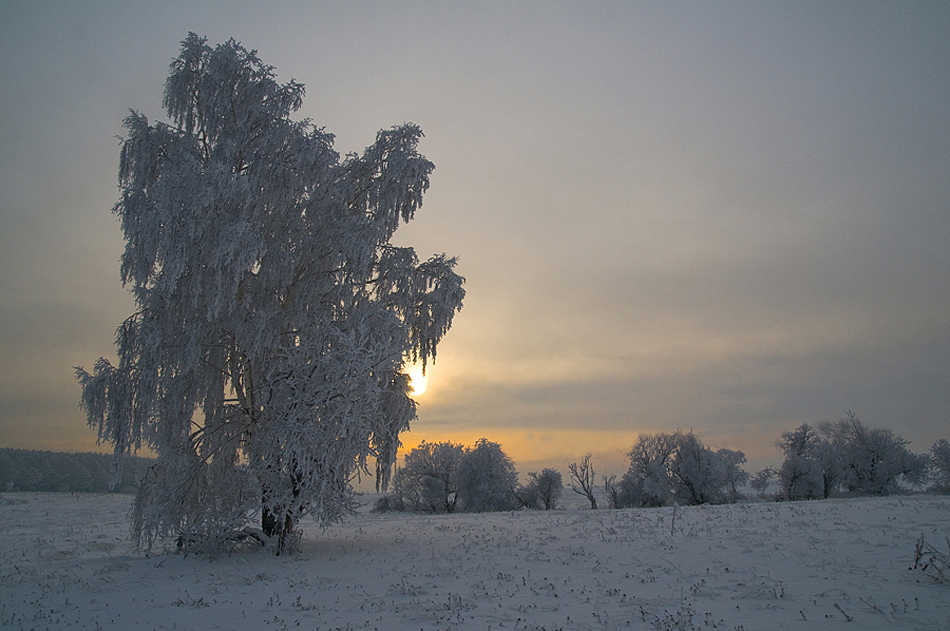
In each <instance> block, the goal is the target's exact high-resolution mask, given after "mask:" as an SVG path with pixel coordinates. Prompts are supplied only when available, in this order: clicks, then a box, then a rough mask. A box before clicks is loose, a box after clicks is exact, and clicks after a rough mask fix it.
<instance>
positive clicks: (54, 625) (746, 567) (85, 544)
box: [0, 493, 950, 631]
mask: <svg viewBox="0 0 950 631" xmlns="http://www.w3.org/2000/svg"><path fill="white" fill-rule="evenodd" d="M565 495H570V494H569V493H566V494H565ZM364 499H365V500H366V502H367V507H368V506H369V505H370V504H371V501H372V499H374V498H373V497H371V496H366V497H365V498H364ZM565 499H567V498H565ZM130 502H131V499H130V497H129V496H114V495H112V496H109V495H101V496H97V495H92V496H90V495H56V494H25V493H24V494H18V493H8V494H4V495H3V496H2V497H0V524H3V535H4V536H3V537H2V539H0V628H11V629H21V628H22V629H126V630H128V629H196V630H198V629H201V630H207V629H298V628H299V629H379V630H390V629H486V630H487V629H511V630H514V629H519V630H531V629H547V630H548V631H553V630H555V629H648V630H649V629H669V630H673V629H727V630H729V631H753V630H755V629H781V628H789V629H802V630H805V629H848V630H855V631H857V630H865V629H948V628H950V586H948V585H946V584H939V583H936V582H935V581H934V580H933V579H931V578H929V577H928V576H927V575H926V574H924V573H923V572H921V571H920V570H914V569H911V566H912V565H913V557H914V546H915V543H916V541H917V539H918V537H919V536H920V535H921V534H923V535H924V536H925V537H926V538H927V540H928V541H931V542H933V543H935V544H938V545H939V547H942V546H943V545H944V543H943V542H944V541H945V537H946V536H947V535H948V534H950V497H948V496H929V495H920V496H904V497H889V498H861V499H835V500H824V501H814V502H797V503H780V504H776V503H743V504H734V505H724V506H706V507H688V508H684V507H679V508H677V509H676V520H675V526H674V527H673V528H672V532H671V526H672V524H671V521H672V517H673V509H672V508H662V509H636V510H619V511H611V510H599V511H591V510H589V509H584V508H581V507H580V506H574V507H570V508H567V509H565V510H557V511H551V512H538V511H521V512H515V513H496V514H481V515H440V516H421V515H411V514H384V515H378V514H371V513H369V512H368V508H367V507H364V508H363V509H362V511H361V512H360V513H359V514H358V515H356V516H355V517H353V518H351V519H348V520H346V521H345V522H343V523H341V524H339V525H336V526H333V527H331V528H329V529H327V530H325V531H321V529H320V528H319V527H318V526H317V525H316V524H313V523H305V524H304V527H305V538H304V540H303V542H302V545H301V550H300V551H299V552H298V553H296V554H294V555H292V556H283V557H274V556H271V555H268V554H266V553H260V552H254V553H247V554H244V553H242V554H234V555H231V556H226V557H222V558H218V559H216V560H209V559H207V558H204V557H200V556H194V555H192V556H185V555H168V556H152V557H145V556H144V555H142V554H139V553H136V552H135V551H134V550H133V549H131V543H130V538H129V534H128V524H127V521H126V515H127V513H128V511H129V507H130ZM849 619H850V621H849Z"/></svg>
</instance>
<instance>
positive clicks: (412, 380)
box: [406, 364, 429, 397]
mask: <svg viewBox="0 0 950 631" xmlns="http://www.w3.org/2000/svg"><path fill="white" fill-rule="evenodd" d="M406 373H407V374H408V375H409V387H410V388H411V390H410V392H409V394H411V395H413V396H416V397H417V396H419V395H421V394H422V393H424V392H425V391H426V387H427V385H428V384H427V383H426V382H428V381H429V380H428V379H427V378H426V376H425V375H423V374H422V365H421V364H410V365H409V366H407V367H406Z"/></svg>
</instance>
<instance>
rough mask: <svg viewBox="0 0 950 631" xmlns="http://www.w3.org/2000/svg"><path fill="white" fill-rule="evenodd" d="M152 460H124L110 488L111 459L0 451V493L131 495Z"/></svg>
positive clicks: (85, 454) (21, 450) (47, 452)
mask: <svg viewBox="0 0 950 631" xmlns="http://www.w3.org/2000/svg"><path fill="white" fill-rule="evenodd" d="M153 464H155V461H154V460H152V459H149V458H138V457H132V458H127V459H126V460H125V461H124V463H123V465H122V473H121V476H120V478H119V480H118V481H117V483H116V484H115V486H114V487H113V488H111V489H110V488H109V483H110V481H111V476H112V456H111V455H106V454H93V453H63V452H54V451H35V450H29V449H10V448H0V491H9V492H14V491H39V492H58V493H135V492H136V490H137V488H138V485H139V482H140V481H141V480H142V479H143V478H144V477H145V472H146V470H147V469H148V467H149V466H151V465H153Z"/></svg>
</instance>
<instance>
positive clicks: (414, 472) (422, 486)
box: [380, 441, 464, 513]
mask: <svg viewBox="0 0 950 631" xmlns="http://www.w3.org/2000/svg"><path fill="white" fill-rule="evenodd" d="M463 453H464V449H463V447H462V445H460V444H458V443H453V442H450V441H446V442H441V443H428V442H425V441H423V442H422V443H420V444H419V445H418V446H417V447H415V448H414V449H412V451H410V452H409V453H408V454H406V457H405V459H404V462H403V465H402V467H401V468H400V469H399V470H397V471H396V473H395V474H394V475H393V480H392V492H391V493H390V495H389V496H388V499H387V500H386V504H385V506H386V507H387V508H388V509H389V510H411V511H426V512H433V513H452V512H454V511H455V505H456V501H457V500H458V488H457V482H456V477H457V473H458V469H459V464H460V463H461V461H462V455H463ZM382 507H383V505H382V504H381V505H380V508H382Z"/></svg>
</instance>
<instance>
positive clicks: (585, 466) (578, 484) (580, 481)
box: [567, 454, 597, 510]
mask: <svg viewBox="0 0 950 631" xmlns="http://www.w3.org/2000/svg"><path fill="white" fill-rule="evenodd" d="M567 469H568V471H570V472H571V489H573V491H574V492H575V493H577V494H578V495H583V496H584V497H586V498H587V501H589V502H590V507H591V509H592V510H597V498H596V497H594V481H595V480H596V479H597V476H596V475H595V474H594V465H592V464H591V463H590V454H587V455H586V456H584V460H582V461H581V463H580V465H578V464H577V463H576V462H572V463H571V464H569V465H567Z"/></svg>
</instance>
